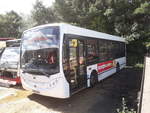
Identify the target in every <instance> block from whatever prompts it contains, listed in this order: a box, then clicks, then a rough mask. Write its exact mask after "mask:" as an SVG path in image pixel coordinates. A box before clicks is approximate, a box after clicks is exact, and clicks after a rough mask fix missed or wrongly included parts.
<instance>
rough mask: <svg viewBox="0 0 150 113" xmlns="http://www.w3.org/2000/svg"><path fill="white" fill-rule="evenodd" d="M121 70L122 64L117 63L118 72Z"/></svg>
mask: <svg viewBox="0 0 150 113" xmlns="http://www.w3.org/2000/svg"><path fill="white" fill-rule="evenodd" d="M119 71H120V65H119V63H117V66H116V72H119Z"/></svg>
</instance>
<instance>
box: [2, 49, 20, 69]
mask: <svg viewBox="0 0 150 113" xmlns="http://www.w3.org/2000/svg"><path fill="white" fill-rule="evenodd" d="M19 52H20V51H19V47H7V48H5V50H4V51H3V53H2V56H1V59H0V68H10V69H17V66H18V62H19Z"/></svg>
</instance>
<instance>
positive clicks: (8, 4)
mask: <svg viewBox="0 0 150 113" xmlns="http://www.w3.org/2000/svg"><path fill="white" fill-rule="evenodd" d="M41 1H42V2H43V4H44V5H45V6H51V5H52V3H53V2H54V1H55V0H41ZM35 2H36V0H0V14H5V13H6V12H9V11H11V10H14V11H16V12H17V13H23V14H30V11H31V10H32V8H33V4H35Z"/></svg>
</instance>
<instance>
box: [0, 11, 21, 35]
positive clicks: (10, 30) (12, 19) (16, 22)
mask: <svg viewBox="0 0 150 113" xmlns="http://www.w3.org/2000/svg"><path fill="white" fill-rule="evenodd" d="M21 26H22V18H21V17H20V16H19V15H18V14H17V13H16V12H14V11H10V12H8V13H6V14H4V15H0V37H15V38H18V37H19V36H20V28H21Z"/></svg>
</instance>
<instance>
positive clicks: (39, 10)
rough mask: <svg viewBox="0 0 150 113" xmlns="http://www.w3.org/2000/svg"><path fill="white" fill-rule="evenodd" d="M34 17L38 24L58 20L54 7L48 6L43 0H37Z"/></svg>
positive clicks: (33, 12) (33, 11)
mask: <svg viewBox="0 0 150 113" xmlns="http://www.w3.org/2000/svg"><path fill="white" fill-rule="evenodd" d="M32 17H33V20H34V21H35V22H36V25H41V24H47V23H53V22H56V15H55V11H54V10H53V8H51V7H47V8H46V7H45V6H44V5H43V3H42V1H39V0H37V1H36V3H35V4H34V6H33V10H32Z"/></svg>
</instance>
